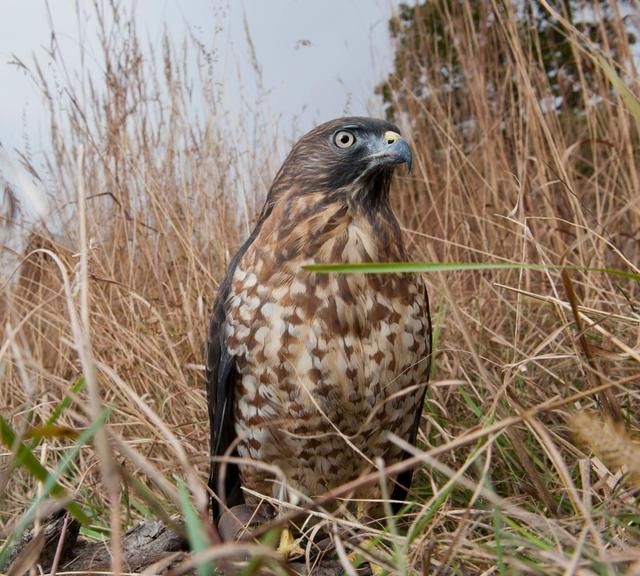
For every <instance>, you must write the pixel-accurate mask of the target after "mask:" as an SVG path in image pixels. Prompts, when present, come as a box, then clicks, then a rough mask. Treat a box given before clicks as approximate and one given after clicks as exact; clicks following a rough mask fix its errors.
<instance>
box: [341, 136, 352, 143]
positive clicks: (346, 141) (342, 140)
mask: <svg viewBox="0 0 640 576" xmlns="http://www.w3.org/2000/svg"><path fill="white" fill-rule="evenodd" d="M349 140H350V137H349V134H343V135H342V137H341V138H340V142H342V143H343V144H348V142H349Z"/></svg>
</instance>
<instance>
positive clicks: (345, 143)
mask: <svg viewBox="0 0 640 576" xmlns="http://www.w3.org/2000/svg"><path fill="white" fill-rule="evenodd" d="M333 141H334V142H335V145H336V146H337V147H338V148H349V146H353V143H354V142H355V141H356V137H355V136H354V135H353V134H352V133H351V132H347V131H346V130H340V132H338V133H337V134H336V135H335V136H334V137H333Z"/></svg>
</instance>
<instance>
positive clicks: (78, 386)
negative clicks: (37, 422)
mask: <svg viewBox="0 0 640 576" xmlns="http://www.w3.org/2000/svg"><path fill="white" fill-rule="evenodd" d="M86 383H87V382H86V380H85V379H84V376H83V377H82V378H80V379H79V380H78V381H77V382H76V383H75V384H74V385H73V386H72V387H71V392H72V393H73V394H74V395H77V394H80V392H82V390H83V389H84V387H85V386H86ZM71 402H73V399H72V397H71V396H70V395H69V394H66V395H65V397H64V398H63V399H62V400H61V401H60V403H59V404H58V405H57V406H56V407H55V408H54V409H53V411H52V412H51V415H50V416H49V418H47V424H48V425H51V424H55V423H56V422H57V421H58V418H60V416H61V415H62V413H63V412H64V411H65V410H66V409H67V408H68V407H69V406H71Z"/></svg>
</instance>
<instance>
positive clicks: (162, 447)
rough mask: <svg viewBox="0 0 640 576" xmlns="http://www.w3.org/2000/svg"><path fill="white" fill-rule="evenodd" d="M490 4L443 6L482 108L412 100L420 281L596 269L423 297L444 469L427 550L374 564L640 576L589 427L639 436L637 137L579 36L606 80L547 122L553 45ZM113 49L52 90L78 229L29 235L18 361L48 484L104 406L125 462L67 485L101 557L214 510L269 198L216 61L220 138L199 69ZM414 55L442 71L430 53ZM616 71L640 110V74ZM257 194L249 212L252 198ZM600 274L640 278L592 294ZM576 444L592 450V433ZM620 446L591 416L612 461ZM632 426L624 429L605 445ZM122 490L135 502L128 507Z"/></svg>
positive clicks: (11, 415) (407, 546)
mask: <svg viewBox="0 0 640 576" xmlns="http://www.w3.org/2000/svg"><path fill="white" fill-rule="evenodd" d="M471 4H473V3H471V2H462V3H459V5H458V3H447V2H441V3H439V4H438V5H441V6H443V8H442V9H443V10H444V12H445V18H446V22H447V26H448V28H447V30H448V34H449V38H450V40H451V50H452V53H455V57H456V58H457V60H458V61H459V62H460V63H461V65H462V66H463V68H464V74H465V78H466V81H467V82H468V86H467V89H466V90H464V91H462V92H460V91H458V92H456V93H455V101H454V99H453V95H452V93H451V92H447V91H446V90H441V91H437V90H435V91H434V94H433V95H432V97H430V98H428V99H425V98H424V95H423V94H418V92H417V90H415V89H414V88H413V87H412V84H411V82H412V80H411V79H410V76H409V75H405V76H404V78H405V81H404V82H402V83H399V84H398V85H396V86H394V93H393V95H392V96H393V98H394V105H395V108H396V114H397V115H398V116H399V117H400V119H401V120H402V119H404V120H406V123H407V125H410V126H411V129H410V130H408V128H407V129H406V130H405V131H409V134H408V136H409V139H410V140H411V141H412V143H413V152H414V169H413V172H412V173H411V175H409V176H402V177H401V178H400V179H399V180H398V181H397V182H396V186H395V189H394V192H393V194H394V198H395V207H396V210H397V214H398V217H399V219H400V221H401V222H402V223H403V224H404V227H405V232H406V240H407V243H408V244H409V246H410V248H411V254H412V258H413V259H414V260H416V261H418V260H420V261H449V262H510V263H518V264H519V263H528V264H569V265H572V266H575V267H577V269H572V270H571V271H570V272H569V273H568V274H566V275H565V279H564V281H563V278H562V276H561V274H560V273H559V272H558V271H555V270H547V271H544V272H542V271H539V270H528V269H513V270H495V271H482V272H478V271H464V270H460V271H456V272H447V273H434V274H430V275H428V276H427V281H428V282H429V285H430V293H431V298H432V306H433V311H434V323H435V331H436V351H437V356H436V360H435V364H434V369H433V377H432V382H433V383H432V385H431V387H430V392H429V393H428V400H427V409H426V410H425V417H424V422H423V426H422V428H421V431H420V434H419V447H420V452H419V454H418V458H417V459H419V460H422V461H423V462H424V464H423V465H422V466H420V467H419V471H418V472H417V474H416V483H415V487H414V491H413V496H414V498H415V501H416V504H415V505H414V506H413V507H412V508H411V509H410V510H409V511H408V513H407V515H406V518H405V520H407V521H408V522H409V528H408V532H407V534H408V536H398V534H397V533H396V531H395V525H394V524H390V526H389V529H388V530H387V531H385V532H384V533H380V534H379V535H380V536H381V539H380V542H379V543H378V545H377V547H376V550H375V551H374V552H373V554H374V555H375V556H377V557H379V558H381V559H382V560H381V562H382V563H384V564H388V565H389V566H390V567H393V570H394V571H395V572H397V573H404V574H414V573H424V574H428V573H436V572H437V571H438V570H442V571H441V572H439V573H442V574H445V573H460V574H481V573H492V569H493V568H494V567H495V570H496V571H497V572H499V573H531V574H605V573H606V574H617V573H619V574H623V573H628V574H635V573H638V572H637V570H639V569H640V568H638V566H640V553H639V552H638V547H637V542H638V539H639V538H640V530H639V528H638V505H637V498H636V496H635V493H634V492H632V491H631V492H630V491H629V489H628V488H624V487H622V486H620V485H617V484H615V483H613V482H610V481H609V480H610V479H611V478H613V477H615V474H616V473H617V472H618V470H616V469H608V468H607V465H610V466H619V465H621V464H623V462H622V461H621V460H620V458H617V459H613V460H609V461H608V460H607V459H606V458H601V460H602V461H600V460H598V461H597V462H595V461H591V460H589V459H588V456H589V454H588V453H587V452H585V451H583V450H584V446H585V444H584V443H580V444H578V443H577V442H576V441H574V438H573V436H572V435H571V433H570V431H569V429H568V426H567V415H568V414H569V413H571V412H572V411H574V410H578V411H581V410H585V409H589V410H592V411H596V412H598V411H599V412H600V414H602V411H603V409H602V405H603V403H602V402H600V403H599V400H601V401H602V400H603V399H604V400H603V401H604V405H605V406H608V411H609V412H611V413H612V415H613V416H614V417H615V415H616V414H621V415H622V417H623V419H624V424H617V425H616V426H618V427H619V426H626V428H627V429H637V428H638V413H639V410H638V388H637V384H638V378H639V374H640V351H639V348H638V345H639V342H640V339H639V334H640V316H639V314H638V310H637V307H636V304H635V302H636V301H637V299H638V276H637V275H638V274H640V270H639V269H638V267H637V263H638V262H640V236H639V234H640V232H639V230H640V202H638V199H639V197H640V196H639V194H640V173H639V168H638V167H639V166H640V163H639V162H638V131H637V127H638V122H640V118H638V117H634V116H633V115H632V114H631V113H630V111H629V108H628V106H627V103H626V102H625V101H624V100H623V99H622V97H621V95H620V93H619V92H616V91H614V90H612V87H611V76H610V75H608V74H607V69H606V68H604V67H601V66H598V65H597V63H596V62H594V60H593V59H591V57H590V56H589V53H588V51H585V43H584V41H583V39H581V38H579V37H578V36H576V34H575V31H570V30H566V29H565V30H564V34H566V37H567V38H568V39H569V41H570V45H571V47H572V49H573V50H574V51H575V57H576V62H578V70H581V67H584V68H585V69H586V68H588V69H589V74H588V75H586V74H585V75H582V76H581V77H582V78H583V79H584V78H587V76H588V83H587V82H586V80H585V81H584V82H583V83H582V84H581V95H582V98H583V105H584V110H585V113H582V114H575V113H571V111H570V110H559V111H556V110H547V111H545V110H544V108H543V107H541V105H540V103H541V101H542V100H543V99H544V98H545V97H546V96H548V95H549V93H550V92H549V90H550V89H549V85H548V80H547V77H546V75H545V74H544V73H543V68H542V63H541V60H540V58H541V55H540V54H539V53H537V52H536V51H535V49H532V47H533V48H535V42H531V39H524V38H523V37H522V31H521V30H519V29H517V28H516V27H515V25H514V24H513V19H512V18H510V17H509V16H510V14H509V8H504V6H503V4H502V3H500V2H498V3H491V2H486V3H482V4H483V5H484V6H486V7H487V10H489V11H490V12H491V11H492V12H491V14H493V18H494V22H495V24H494V25H493V26H491V27H490V28H485V29H479V28H478V27H477V23H476V22H474V20H473V19H472V18H471V17H470V8H469V7H470V5H471ZM496 5H499V6H500V7H502V8H501V9H497V8H496ZM452 6H453V7H452ZM505 6H506V5H505ZM109 34H111V35H109ZM534 40H535V39H534ZM620 42H622V39H620ZM497 44H499V45H500V46H501V47H502V48H501V49H500V50H497V49H496V47H495V46H496V45H497ZM103 45H104V59H105V60H104V65H105V66H104V67H105V76H104V78H103V79H96V78H94V79H93V80H91V81H90V79H89V77H88V76H87V75H86V74H87V73H86V71H83V73H82V74H83V75H82V81H81V83H80V84H75V83H74V84H73V85H68V86H66V92H65V93H64V94H63V95H62V96H58V92H57V91H56V90H54V87H53V86H52V85H51V84H50V83H49V81H48V79H47V76H46V74H45V73H44V71H42V70H41V69H40V68H36V69H35V70H34V77H35V78H36V80H37V81H38V82H40V83H41V85H42V86H43V89H44V90H46V92H47V94H48V95H49V97H50V102H51V119H52V138H53V150H54V153H53V154H52V156H51V157H50V159H49V162H48V166H47V167H46V175H45V176H44V178H45V179H46V180H47V181H48V182H53V183H55V187H56V190H57V193H58V199H59V200H60V204H59V205H60V209H59V212H57V214H56V217H55V221H51V222H49V223H47V227H46V228H44V227H43V228H41V229H39V230H38V231H34V232H33V233H32V235H31V238H30V240H29V243H28V246H27V248H26V249H25V250H24V255H23V259H22V262H21V263H20V266H19V268H18V271H17V273H16V275H14V276H13V277H12V278H11V279H10V280H9V281H8V282H7V283H5V284H4V285H3V291H2V295H1V297H2V308H1V309H2V314H3V317H2V330H3V336H4V337H3V345H2V348H1V349H0V369H1V370H2V375H1V380H2V386H1V387H0V411H1V413H2V415H3V418H5V419H6V420H7V422H8V423H9V424H10V425H11V427H12V428H13V430H15V431H16V433H17V434H18V436H19V437H21V438H22V439H23V440H24V441H25V442H27V441H33V438H35V439H36V440H38V441H39V444H38V448H37V449H36V450H34V452H35V454H36V455H37V456H38V458H40V459H41V461H42V463H43V464H44V465H45V466H46V467H47V468H48V469H49V470H51V469H53V468H54V467H55V465H56V463H58V462H59V461H60V459H61V457H62V456H63V455H64V454H65V453H66V452H67V451H68V450H69V449H70V447H71V446H73V437H75V435H76V434H77V432H78V431H79V430H81V429H83V428H85V427H86V426H87V425H88V423H89V422H90V421H91V420H92V419H93V418H94V417H95V416H96V414H97V413H98V412H99V410H100V406H110V407H111V408H112V412H111V414H110V415H109V420H108V425H107V426H106V427H105V429H104V430H105V433H106V438H105V439H106V442H105V443H103V444H100V442H99V441H96V443H95V447H92V446H86V447H84V448H82V449H81V450H80V451H79V454H78V457H77V459H76V460H75V463H74V464H73V465H72V467H71V468H70V469H69V470H68V471H67V472H66V474H65V475H63V476H62V477H61V479H60V481H61V483H62V484H63V485H64V486H65V487H66V488H67V491H68V493H69V494H73V495H74V497H75V498H76V499H77V500H78V501H80V502H83V503H84V504H85V506H87V507H88V508H89V509H91V510H92V511H93V513H94V518H93V519H92V524H93V530H94V531H93V532H87V531H86V530H85V533H89V534H93V535H94V536H95V535H96V534H97V532H98V531H100V530H107V529H109V528H111V529H114V527H115V525H116V524H117V525H119V526H121V527H122V528H124V527H127V526H128V525H130V524H131V523H132V522H133V521H134V520H136V519H140V518H152V517H154V516H156V515H157V514H158V513H159V511H162V510H163V509H164V510H165V511H166V512H169V513H171V512H172V511H180V510H182V511H184V507H183V506H182V507H181V502H182V501H181V499H180V492H179V490H178V489H177V488H176V477H177V476H180V477H182V478H186V480H187V484H188V486H189V488H190V489H191V491H192V494H193V495H194V501H195V505H196V508H197V509H198V510H200V511H201V512H203V510H204V507H205V506H206V504H205V502H206V498H205V497H204V484H205V482H206V476H207V470H208V456H207V445H208V425H207V420H206V409H205V405H206V401H205V392H204V380H203V367H202V359H203V353H204V337H205V327H206V324H207V320H208V315H209V311H210V307H211V304H212V298H213V296H214V294H215V291H216V288H217V282H218V281H219V280H220V279H221V277H222V275H223V273H224V270H225V268H226V266H227V263H228V261H229V258H230V256H231V255H232V254H233V253H234V252H235V250H236V248H237V246H238V244H239V242H240V241H241V239H242V238H243V237H244V236H245V235H246V233H247V229H248V228H247V224H248V219H250V218H251V217H253V215H254V214H255V211H256V207H257V206H259V205H260V202H261V200H262V199H263V197H264V193H265V179H266V180H269V179H270V178H271V175H272V173H273V171H272V170H270V169H269V170H267V171H268V172H269V176H267V175H264V174H263V172H262V170H261V168H262V166H263V165H262V164H261V163H260V161H256V162H255V164H254V163H250V162H249V161H246V160H242V159H241V157H240V154H241V152H242V150H243V146H244V144H243V143H241V142H237V141H236V140H235V139H234V137H233V135H230V134H228V133H227V131H226V129H225V121H224V116H223V115H222V113H221V112H220V111H219V110H218V103H217V101H216V94H215V87H214V80H213V78H214V77H215V75H214V68H215V65H214V64H211V63H210V62H207V59H206V54H204V53H200V54H197V56H198V57H199V58H201V60H202V61H201V68H200V69H201V70H202V76H201V77H200V78H199V79H198V81H197V82H196V85H197V89H198V90H200V93H199V95H198V97H201V98H202V100H203V101H204V102H205V103H206V112H207V113H206V114H204V115H203V116H202V117H201V118H198V119H194V118H193V116H192V115H190V114H189V112H188V109H189V99H190V98H194V97H195V96H194V90H195V89H194V87H193V85H192V79H190V78H186V77H184V74H185V69H184V68H183V54H182V53H181V52H179V51H176V50H175V49H174V48H173V47H172V46H171V45H170V44H169V43H168V42H167V43H165V45H164V47H163V58H162V64H161V66H159V67H155V66H154V65H153V63H152V62H147V61H145V60H144V58H143V56H142V52H141V50H140V48H139V46H138V41H137V37H136V35H135V32H134V31H133V30H132V29H131V28H130V27H129V26H128V25H127V24H126V23H124V22H120V23H119V24H118V23H116V24H113V30H112V31H110V32H108V31H105V36H104V38H103ZM196 50H197V47H196ZM404 50H405V51H406V50H408V48H407V47H405V48H404ZM410 50H411V51H413V55H414V57H415V58H419V59H420V61H422V62H435V61H437V58H438V52H437V50H436V48H435V47H434V46H433V45H431V44H430V42H429V36H428V35H427V34H426V32H425V35H424V36H422V42H414V44H413V45H412V46H411V47H410ZM498 52H499V53H500V58H499V59H498V58H496V55H497V54H498ZM54 58H55V53H54ZM605 62H606V60H605ZM609 64H610V66H612V67H613V68H614V69H616V70H617V73H618V75H619V76H620V77H622V78H623V79H624V80H625V82H626V83H627V85H628V86H630V87H631V88H632V91H636V93H637V90H638V87H639V85H638V78H637V77H636V76H634V75H633V74H634V68H633V66H632V65H631V64H630V63H629V62H621V63H620V64H622V65H624V67H623V68H617V64H614V63H613V62H610V63H609ZM59 65H62V63H59ZM407 65H411V63H410V59H409V58H407ZM488 80H491V84H492V85H493V86H494V88H495V91H494V92H493V93H492V94H491V95H489V94H488V91H487V88H486V87H487V81H488ZM433 82H437V78H436V76H435V75H434V77H433ZM461 110H464V111H465V114H468V115H469V116H472V117H473V118H474V119H475V123H474V124H473V126H472V128H469V124H468V123H465V122H460V114H461V112H460V111H461ZM219 112H220V113H219ZM470 129H472V131H473V135H472V136H473V137H472V138H471V139H470V136H469V130H470ZM268 140H269V136H268V135H265V137H264V141H265V142H266V141H268ZM470 142H471V145H470ZM223 143H224V145H223ZM255 144H256V145H257V144H258V143H255ZM264 154H265V155H264V165H267V164H268V163H269V158H268V157H267V154H268V151H267V149H266V147H265V152H264ZM251 162H253V160H252V161H251ZM239 172H244V173H245V175H244V176H243V177H242V178H240V177H238V176H237V174H238V173H239ZM247 185H250V189H251V190H252V195H245V194H243V193H242V192H241V190H243V189H244V187H245V186H247ZM79 203H84V206H85V211H84V214H85V215H84V221H85V222H86V233H84V231H83V227H82V226H81V221H82V219H83V211H81V210H80V209H79V206H80V204H79ZM244 214H246V215H247V217H245V216H244ZM596 268H616V269H622V270H625V271H626V272H629V273H632V274H635V275H636V276H635V277H631V278H624V277H620V276H615V275H612V274H609V273H606V272H596V271H589V270H587V269H591V270H592V269H596ZM74 323H75V326H74ZM94 373H95V382H92V378H93V377H92V374H94ZM83 375H84V378H86V382H87V387H86V389H83V390H82V391H81V392H79V393H78V394H77V395H73V401H72V403H71V405H70V406H69V407H68V408H66V409H65V410H64V411H63V413H62V415H61V416H60V418H59V419H58V420H57V422H56V425H57V426H56V427H55V428H53V429H48V430H42V429H38V428H37V427H40V426H42V425H43V424H44V423H46V422H47V419H48V418H49V417H50V415H51V413H52V410H53V409H54V407H55V406H57V405H58V404H59V403H60V402H61V400H62V398H64V397H65V395H68V394H69V391H70V388H71V387H72V386H73V385H74V384H75V383H77V382H78V381H79V380H80V379H81V378H82V377H83ZM94 384H95V386H94ZM92 390H93V392H92ZM96 390H97V391H98V392H99V401H100V403H99V405H96V404H95V402H94V404H93V405H92V396H91V395H92V393H93V394H94V396H95V392H96ZM604 390H607V391H608V393H607V394H606V395H603V391H604ZM95 399H96V398H95V397H94V399H93V400H94V401H95ZM608 416H609V415H607V417H608ZM579 422H580V423H579V430H580V434H581V435H582V436H583V438H584V437H585V436H587V437H588V436H589V434H590V432H589V427H588V422H587V420H585V419H584V417H582V419H581V420H579ZM602 426H603V425H602V423H601V421H600V420H599V419H598V418H595V417H594V419H593V432H592V434H593V435H594V437H596V436H597V435H598V434H600V432H601V429H602ZM616 426H613V425H611V426H607V427H606V428H605V434H606V435H607V437H608V438H614V437H615V434H616V433H617V432H616V430H618V429H619V428H616ZM34 429H35V432H34ZM625 434H627V432H621V437H623V438H626V436H625ZM69 436H71V439H70V438H69ZM96 440H97V439H96ZM621 441H624V440H621ZM611 442H612V443H613V444H615V441H614V440H611ZM629 442H630V440H629ZM587 445H591V446H595V445H598V441H597V439H596V440H594V441H592V442H589V441H588V440H587ZM14 452H15V451H14ZM633 454H635V457H637V453H636V452H633ZM14 461H15V454H14V453H12V451H11V450H8V451H5V452H3V454H2V463H3V464H2V466H3V467H2V469H0V503H1V504H0V509H1V510H2V513H1V514H0V527H1V528H0V537H1V536H3V535H4V536H6V535H7V534H9V533H10V532H11V531H12V530H13V529H14V528H15V526H16V525H17V524H16V522H18V519H19V518H20V515H21V514H22V512H23V511H24V510H25V509H27V508H28V507H29V504H30V503H31V502H32V500H33V498H34V495H35V493H36V490H37V481H36V479H35V478H34V477H33V475H32V474H31V473H29V471H28V470H26V469H25V468H19V469H17V468H16V469H14V468H13V463H14ZM603 462H604V464H603ZM105 475H106V476H107V477H108V476H109V475H110V476H111V478H112V481H111V482H110V481H109V479H108V478H105ZM636 477H637V470H635V469H634V478H636ZM114 478H115V480H116V482H115V483H114V482H113V479H114ZM114 487H115V488H114ZM118 487H119V488H118ZM117 490H119V494H120V496H119V501H115V502H109V498H110V497H111V499H113V498H114V492H115V491H117ZM148 491H150V492H151V493H152V494H154V495H155V496H154V497H153V498H152V497H151V496H149V495H148ZM203 514H204V512H203ZM2 532H3V533H4V534H2ZM401 532H402V530H401ZM116 533H117V531H116ZM116 550H117V548H116ZM218 552H219V551H218ZM218 552H217V553H218ZM634 563H635V568H634ZM634 570H636V571H634Z"/></svg>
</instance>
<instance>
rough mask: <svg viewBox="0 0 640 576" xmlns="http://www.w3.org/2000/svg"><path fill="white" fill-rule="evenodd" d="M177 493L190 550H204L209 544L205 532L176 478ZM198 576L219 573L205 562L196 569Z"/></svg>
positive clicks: (184, 490)
mask: <svg viewBox="0 0 640 576" xmlns="http://www.w3.org/2000/svg"><path fill="white" fill-rule="evenodd" d="M178 493H179V495H180V503H181V505H182V514H183V515H184V523H185V526H186V528H187V538H188V540H189V545H190V546H191V550H192V551H193V552H195V553H198V552H202V551H203V550H206V549H207V548H208V547H209V545H210V543H209V540H208V539H207V536H206V530H205V529H204V528H203V527H202V525H201V523H200V517H199V516H198V512H197V511H196V509H195V508H194V507H193V504H192V503H191V498H190V496H189V491H188V490H187V486H186V484H185V483H184V480H183V479H182V478H178ZM196 571H197V573H198V576H218V575H219V572H218V571H217V570H216V568H215V566H214V565H213V562H212V561H211V560H205V561H204V562H200V563H199V564H198V567H197V568H196Z"/></svg>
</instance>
